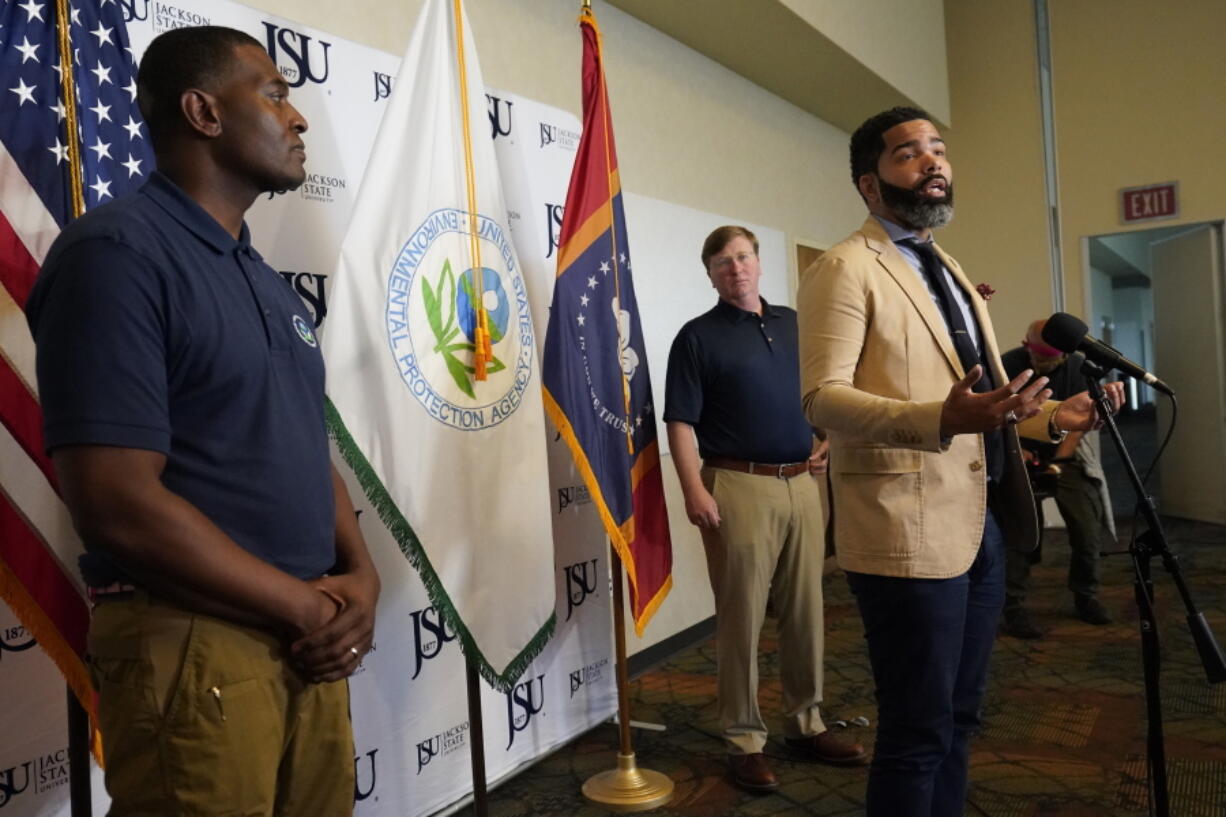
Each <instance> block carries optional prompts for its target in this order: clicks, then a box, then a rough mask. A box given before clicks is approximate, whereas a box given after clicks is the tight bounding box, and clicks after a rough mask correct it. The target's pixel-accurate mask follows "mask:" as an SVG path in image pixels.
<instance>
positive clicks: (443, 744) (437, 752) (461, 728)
mask: <svg viewBox="0 0 1226 817" xmlns="http://www.w3.org/2000/svg"><path fill="white" fill-rule="evenodd" d="M467 741H468V721H464V723H461V724H457V725H455V726H453V727H451V728H450V729H444V730H443V731H442V732H439V733H438V734H437V735H434V736H433V737H429V738H426V739H425V740H423V741H420V742H418V744H417V773H418V774H421V770H422V769H424V768H426V767H427V766H429V765H430V761H432V760H434V758H436V757H439V756H441V755H449V754H451V753H452V752H454V751H456V750H458V749H460V748H462V747H463V746H464V745H465V743H466V742H467Z"/></svg>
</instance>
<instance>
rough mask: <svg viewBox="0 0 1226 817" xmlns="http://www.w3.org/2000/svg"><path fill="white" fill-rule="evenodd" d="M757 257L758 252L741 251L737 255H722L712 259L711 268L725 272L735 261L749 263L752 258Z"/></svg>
mask: <svg viewBox="0 0 1226 817" xmlns="http://www.w3.org/2000/svg"><path fill="white" fill-rule="evenodd" d="M757 257H758V256H757V254H756V253H752V252H739V253H737V254H736V255H721V256H720V257H718V258H712V259H711V269H712V270H714V271H716V272H724V271H725V270H727V269H728V268H729V267H731V266H732V265H733V264H734V263H736V264H748V263H749V260H750V259H751V258H757Z"/></svg>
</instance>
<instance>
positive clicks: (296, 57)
mask: <svg viewBox="0 0 1226 817" xmlns="http://www.w3.org/2000/svg"><path fill="white" fill-rule="evenodd" d="M264 30H265V31H266V33H267V35H268V37H267V42H268V56H270V57H272V61H273V62H274V63H275V64H276V66H277V68H278V70H280V71H281V76H283V77H285V80H286V82H288V83H289V87H291V88H297V87H299V86H300V85H302V84H304V83H305V82H306V81H307V80H310V81H311V82H327V81H328V71H329V66H328V49H329V48H331V47H332V43H328V42H324V41H323V40H319V41H318V42H317V43H316V45H315V47H314V48H312V46H311V37H310V35H308V34H303V33H301V32H298V31H294V30H293V29H292V28H282V27H281V26H278V25H276V24H275V23H267V22H266V23H264ZM281 54H284V55H285V57H286V59H288V60H289V61H290V62H291V63H293V64H292V65H282V64H281V59H280V55H281ZM320 63H322V64H323V73H322V74H319V73H316V71H317V70H318V69H319V65H320Z"/></svg>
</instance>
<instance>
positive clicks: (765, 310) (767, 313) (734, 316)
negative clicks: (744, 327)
mask: <svg viewBox="0 0 1226 817" xmlns="http://www.w3.org/2000/svg"><path fill="white" fill-rule="evenodd" d="M758 299H759V300H760V301H762V315H761V317H762V318H764V319H765V318H778V317H779V316H780V315H782V314H783V313H782V312H781V311H780V309H779V307H777V306H771V305H770V304H769V303H768V302H767V300H766V299H765V298H763V297H762V296H761V295H759V296H758ZM715 308H716V310H717V311H718V312H719V314H721V315H723V316H724V317H725V318H727V319H728V320H729V321H730V322H731V323H740V322H741V321H743V320H745V319H746V318H756V317H759V316H758V313H757V312H747V311H746V310H744V309H741V308H740V307H739V306H734V305H733V304H730V303H728V302H727V301H725V300H724V299H723V298H720V300H719V302H718V303H717V304H716V305H715Z"/></svg>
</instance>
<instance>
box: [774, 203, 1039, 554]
mask: <svg viewBox="0 0 1226 817" xmlns="http://www.w3.org/2000/svg"><path fill="white" fill-rule="evenodd" d="M936 250H937V252H938V253H939V254H940V256H941V258H942V260H943V261H944V262H945V265H946V266H947V267H948V268H949V269H950V271H951V272H952V273H953V276H954V278H955V280H956V281H957V282H958V285H960V286H961V287H962V288H963V290H965V291H966V292H967V293H968V294H969V295H970V301H971V303H972V305H973V308H974V310H975V315H976V317H977V318H978V321H979V327H980V330H981V335H982V340H983V341H984V342H986V343H987V357H988V360H989V362H990V364H991V366H992V369H993V374H994V376H995V377H996V382H997V383H1005V382H1007V380H1008V379H1007V378H1006V377H1005V376H1004V371H1003V369H1002V368H1001V363H1000V352H999V349H998V348H997V345H996V338H995V335H994V334H993V331H992V320H991V318H990V317H989V316H988V311H987V307H986V302H985V301H984V299H983V298H982V297H980V296H979V294H978V293H977V292H976V291H975V288H974V287H973V286H972V285H971V283H970V282H969V281H968V280H967V278H966V276H965V275H963V273H962V269H961V268H960V267H959V266H958V263H957V262H956V261H954V260H953V259H952V258H950V257H949V256H948V255H946V254H945V253H944V252H943V251H941V249H940V248H939V247H936ZM797 313H798V320H799V329H800V373H801V374H800V381H801V393H802V395H803V399H804V410H805V415H806V416H807V417H808V419H809V422H810V423H811V424H812V425H814V426H816V427H819V428H825V429H826V430H827V431H828V433H829V435H830V480H831V487H832V493H833V503H834V506H833V524H834V531H833V534H834V545H835V552H836V553H837V555H838V561H839V564H840V566H842V567H843V568H844V569H845V570H854V571H857V572H861V573H872V574H877V575H883V576H907V577H915V578H948V577H950V576H956V575H958V574H960V573H963V572H965V571H966V570H967V569H968V568H970V566H971V562H973V561H974V559H975V554H976V553H977V552H978V549H979V543H980V541H981V539H982V537H983V527H984V519H985V516H986V507H987V472H986V468H985V460H984V447H983V436H982V435H980V434H960V435H957V436H955V437H953V439H952V440H951V441H949V444H948V445H947V446H943V445H942V440H941V437H940V420H941V407H942V405H943V403H944V401H945V398H946V396H947V395H948V394H949V389H950V387H951V386H952V385H953V384H954V383H956V382H957V381H958V380H960V379H961V378H962V377H963V376H964V375H965V372H964V371H963V369H962V365H961V363H960V362H959V360H958V355H957V352H956V351H955V350H954V346H953V342H952V341H951V340H950V337H949V330H948V329H947V328H946V326H945V321H944V319H943V318H942V316H941V313H940V312H939V311H938V309H937V306H936V305H935V304H934V303H933V302H932V296H931V295H929V293H928V290H927V288H926V287H925V286H924V284H923V282H922V281H921V280H920V278H919V276H918V275H917V274H916V272H915V270H914V269H913V268H912V267H911V265H910V264H908V263H907V260H906V259H905V258H904V257H903V256H902V254H901V253H900V252H899V251H898V250H897V248H895V246H894V243H893V242H892V241H891V240H890V238H889V236H888V235H887V234H886V232H885V230H884V228H882V226H881V224H880V223H879V222H878V221H877V220H876V219H875V218H873V217H872V216H870V217H869V218H868V220H866V221H865V222H864V226H862V227H861V228H860V229H859V231H857V232H855V233H853V234H852V235H851V236H850V237H849V238H847V239H846V240H845V241H843V242H841V243H840V244H837V245H836V246H834V247H832V248H831V249H830V250H828V251H827V252H825V253H824V254H823V255H822V256H821V258H819V259H818V260H817V262H816V263H815V264H814V265H813V266H812V267H811V268H810V269H809V270H808V272H807V274H806V275H805V276H804V278H803V282H802V284H801V287H800V292H799V294H798V298H797ZM1056 405H1057V404H1056V403H1048V405H1047V406H1046V407H1045V411H1044V412H1042V413H1040V414H1039V415H1038V416H1037V417H1035V418H1032V419H1031V420H1028V421H1026V422H1025V423H1022V424H1021V426H1019V427H1018V428H1019V429H1020V430H1021V431H1022V433H1023V434H1025V435H1026V436H1028V437H1035V438H1037V439H1047V423H1048V420H1049V416H1050V413H1051V411H1053V410H1054V408H1055V406H1056ZM1005 438H1006V448H1007V449H1008V454H1009V455H1008V456H1007V463H1006V468H1005V471H1006V473H1005V477H1004V479H1003V480H1002V485H1001V487H1002V490H1003V496H1004V497H1005V501H1004V502H1003V503H1002V504H1003V506H1004V507H1002V508H1001V509H1000V511H1001V513H1000V516H1001V519H1000V520H999V521H1000V523H1001V527H1002V528H1003V529H1004V533H1005V537H1006V539H1007V540H1008V541H1009V544H1010V546H1011V547H1021V548H1033V547H1034V545H1035V543H1036V542H1037V541H1038V522H1037V517H1036V514H1035V507H1034V498H1033V496H1032V495H1031V492H1030V483H1029V480H1028V479H1027V478H1026V472H1025V466H1024V465H1023V464H1022V460H1021V456H1020V449H1019V446H1018V440H1017V430H1015V429H1014V428H1009V429H1007V430H1006V432H1005Z"/></svg>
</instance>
